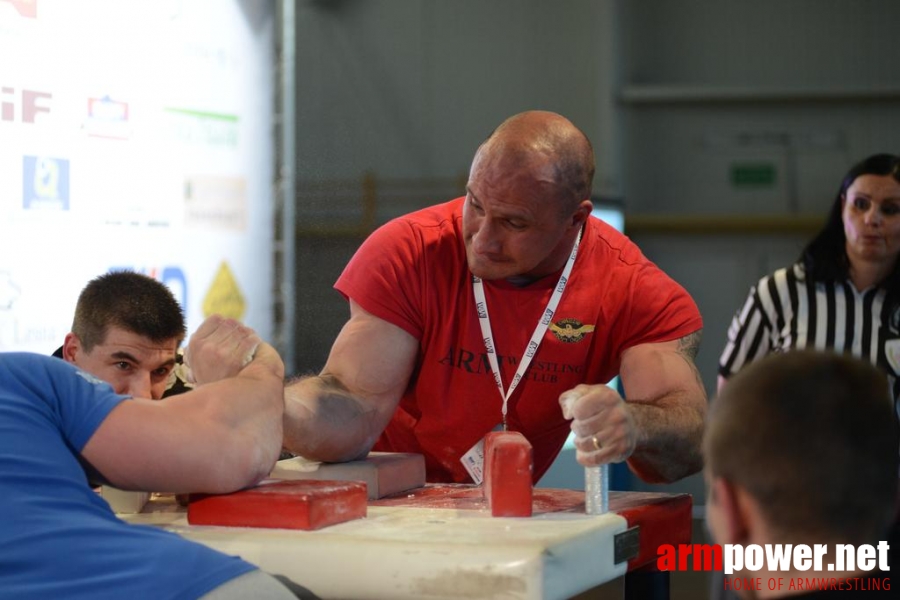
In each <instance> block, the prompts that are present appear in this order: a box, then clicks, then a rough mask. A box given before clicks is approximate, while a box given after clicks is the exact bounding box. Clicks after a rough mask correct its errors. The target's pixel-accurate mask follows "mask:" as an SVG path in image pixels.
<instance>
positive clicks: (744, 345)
mask: <svg viewBox="0 0 900 600" xmlns="http://www.w3.org/2000/svg"><path fill="white" fill-rule="evenodd" d="M898 255H900V157H898V156H895V155H891V154H876V155H873V156H870V157H868V158H866V159H864V160H863V161H861V162H859V163H858V164H856V165H854V166H853V167H852V168H851V169H850V171H849V172H848V173H847V175H846V176H845V177H844V179H843V181H842V182H841V186H840V189H839V191H838V194H837V197H836V198H835V200H834V204H833V205H832V207H831V210H830V212H829V214H828V220H827V221H826V223H825V226H824V227H823V228H822V230H821V231H820V232H819V233H818V234H817V235H816V237H815V238H813V240H812V241H811V242H810V243H809V244H808V245H807V246H806V248H804V250H803V253H802V255H801V256H800V260H799V261H797V262H796V263H795V264H793V265H791V266H789V267H787V268H783V269H779V270H777V271H775V272H774V273H772V274H770V275H767V276H765V277H763V278H762V279H760V280H759V282H758V283H757V284H756V285H755V286H753V287H752V288H751V289H750V294H749V295H748V296H747V300H746V301H745V302H744V305H743V306H742V307H741V308H740V310H739V311H738V312H737V313H736V314H735V315H734V319H733V320H732V322H731V326H730V327H729V328H728V340H727V343H726V345H725V350H724V351H723V352H722V356H721V357H720V359H719V381H718V387H719V390H722V388H723V386H724V385H726V381H727V380H728V378H729V377H731V376H732V375H734V374H735V373H737V372H738V371H740V370H741V369H742V368H743V367H744V366H745V365H747V364H749V363H752V362H753V361H756V360H758V359H760V358H762V357H763V356H765V355H767V354H771V353H774V352H787V351H789V350H794V349H804V348H808V349H817V350H834V351H837V352H842V353H847V354H851V355H853V356H856V357H858V358H862V359H864V360H867V361H869V362H870V363H872V364H874V365H875V366H876V367H878V368H879V369H881V370H882V371H884V373H885V374H886V375H887V378H888V382H889V384H890V388H891V395H892V397H893V401H894V413H895V414H896V415H898V416H900V264H898V260H897V258H898ZM860 493H865V490H860ZM898 507H900V499H898ZM887 536H888V540H889V544H890V557H889V559H888V563H889V564H890V565H891V566H894V567H895V568H896V567H900V514H898V515H897V519H896V520H895V522H894V525H893V527H892V530H891V531H890V532H887ZM716 581H717V580H716V578H715V577H714V584H713V588H712V598H716V599H721V598H733V596H729V594H728V593H724V595H723V592H722V590H721V586H718V585H716V583H715V582H716Z"/></svg>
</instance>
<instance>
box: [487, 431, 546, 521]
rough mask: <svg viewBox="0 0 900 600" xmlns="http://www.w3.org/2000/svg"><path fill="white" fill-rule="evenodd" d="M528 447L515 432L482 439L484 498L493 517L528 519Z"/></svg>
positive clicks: (530, 486)
mask: <svg viewBox="0 0 900 600" xmlns="http://www.w3.org/2000/svg"><path fill="white" fill-rule="evenodd" d="M533 470H534V462H533V459H532V449H531V443H530V442H529V441H528V440H527V439H525V436H524V435H522V434H521V433H519V432H518V431H492V432H490V433H488V434H487V435H486V436H485V438H484V497H485V498H486V499H487V503H488V506H489V507H490V508H491V515H493V516H495V517H530V516H531V501H532V493H533V483H532V479H531V478H532V471H533Z"/></svg>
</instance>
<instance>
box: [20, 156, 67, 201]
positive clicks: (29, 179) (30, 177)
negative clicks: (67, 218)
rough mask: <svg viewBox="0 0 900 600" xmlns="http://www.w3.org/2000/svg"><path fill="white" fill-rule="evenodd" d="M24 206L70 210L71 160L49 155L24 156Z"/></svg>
mask: <svg viewBox="0 0 900 600" xmlns="http://www.w3.org/2000/svg"><path fill="white" fill-rule="evenodd" d="M22 207H23V208H25V209H26V210H40V209H49V210H69V161H68V160H65V159H62V158H51V157H48V156H23V157H22Z"/></svg>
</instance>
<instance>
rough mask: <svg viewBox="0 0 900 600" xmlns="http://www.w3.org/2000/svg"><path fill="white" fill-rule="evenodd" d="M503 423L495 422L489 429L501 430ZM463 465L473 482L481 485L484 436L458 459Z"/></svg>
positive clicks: (482, 479) (482, 478)
mask: <svg viewBox="0 0 900 600" xmlns="http://www.w3.org/2000/svg"><path fill="white" fill-rule="evenodd" d="M502 430H503V424H502V423H497V425H496V427H494V428H493V429H492V430H491V431H502ZM459 462H461V463H462V465H463V467H465V468H466V471H468V473H469V477H471V478H472V481H474V482H475V485H481V482H483V481H484V438H483V437H482V438H481V439H480V440H478V441H477V442H475V445H474V446H472V447H471V448H469V450H468V452H466V453H465V454H463V455H462V457H461V458H460V459H459Z"/></svg>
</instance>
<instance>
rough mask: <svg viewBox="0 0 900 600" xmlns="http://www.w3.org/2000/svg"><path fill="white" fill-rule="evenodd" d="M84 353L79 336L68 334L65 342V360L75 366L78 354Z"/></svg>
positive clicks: (63, 352)
mask: <svg viewBox="0 0 900 600" xmlns="http://www.w3.org/2000/svg"><path fill="white" fill-rule="evenodd" d="M82 351H83V349H82V346H81V340H79V339H78V336H77V335H75V334H74V333H72V332H69V333H67V334H66V339H65V341H63V349H62V355H63V360H65V361H66V362H69V363H73V364H75V363H76V362H77V361H76V359H77V358H78V354H79V353H80V352H82Z"/></svg>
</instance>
